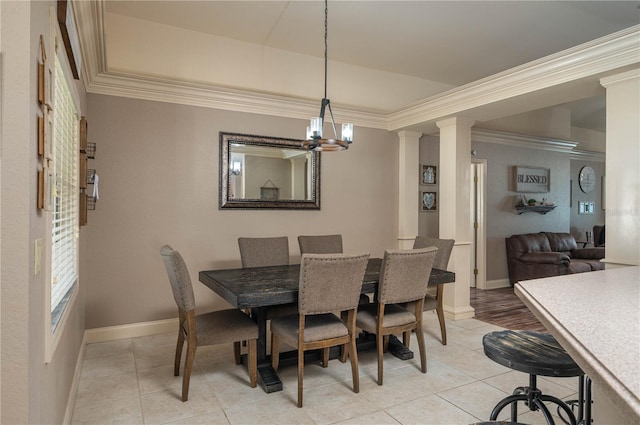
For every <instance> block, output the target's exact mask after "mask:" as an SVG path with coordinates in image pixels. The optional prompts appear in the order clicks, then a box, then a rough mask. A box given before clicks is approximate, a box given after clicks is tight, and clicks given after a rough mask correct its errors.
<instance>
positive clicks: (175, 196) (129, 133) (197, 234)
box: [82, 95, 398, 329]
mask: <svg viewBox="0 0 640 425" xmlns="http://www.w3.org/2000/svg"><path fill="white" fill-rule="evenodd" d="M88 105H89V114H88V123H89V140H90V141H93V142H96V144H97V154H96V159H95V160H94V161H91V164H92V166H95V168H96V170H97V174H98V175H99V177H100V200H99V201H98V203H97V206H96V210H95V211H89V225H88V226H87V228H86V235H87V244H86V247H85V249H86V251H85V252H84V253H83V254H84V255H83V257H82V261H83V265H82V270H83V271H84V278H85V279H86V280H87V281H88V283H87V284H86V288H87V297H86V306H87V317H86V321H87V322H86V327H87V328H88V329H91V328H98V327H104V326H111V325H121V324H126V323H137V322H145V321H150V320H158V319H166V318H170V317H175V316H176V314H177V313H176V307H175V303H174V301H173V298H172V296H171V292H170V289H169V284H168V281H167V277H166V273H165V271H164V267H163V265H162V262H161V261H160V255H159V250H160V246H161V245H162V244H165V243H168V244H170V245H172V246H173V247H174V248H175V249H178V250H180V251H181V252H182V254H183V256H184V257H185V261H186V263H187V266H188V268H189V271H190V273H191V279H192V281H193V282H194V288H195V292H196V299H197V304H198V310H199V311H203V310H211V309H220V308H225V307H228V304H227V303H225V302H224V301H223V300H222V299H220V298H219V297H218V296H217V295H215V294H213V293H212V292H211V291H210V290H208V289H207V288H205V287H204V286H203V285H201V284H199V283H198V271H199V270H202V269H212V268H220V267H239V266H240V258H239V252H238V245H237V238H238V237H239V236H250V237H262V236H278V235H286V236H288V237H289V249H290V253H291V261H292V262H295V261H297V260H298V256H299V254H298V252H299V251H298V243H297V239H296V237H297V236H298V235H300V234H322V233H341V234H342V235H343V239H344V249H345V251H346V252H361V251H369V252H371V254H372V255H374V256H381V255H382V254H383V252H384V249H385V248H391V247H395V246H396V237H397V235H396V226H395V223H397V210H398V205H397V204H398V201H397V193H396V192H397V187H398V177H397V175H398V171H397V165H395V164H397V163H398V160H397V137H396V136H395V134H392V133H389V132H387V131H381V130H370V129H365V128H356V130H355V132H356V134H355V142H354V143H353V145H352V147H351V148H350V149H349V150H348V151H344V152H339V153H324V154H322V168H321V179H322V180H321V182H322V186H321V206H322V209H321V210H320V211H278V210H274V211H259V210H253V211H246V210H219V209H218V161H219V132H220V131H228V132H237V133H244V134H255V135H262V136H280V137H286V138H298V137H300V136H301V135H303V133H304V128H305V126H306V125H307V123H306V122H303V121H301V120H294V119H283V118H276V117H267V116H261V115H250V114H243V113H235V112H227V111H220V110H214V109H205V108H197V107H188V106H181V105H173V104H166V103H158V102H148V101H139V100H131V99H125V98H117V97H112V96H100V95H89V98H88Z"/></svg>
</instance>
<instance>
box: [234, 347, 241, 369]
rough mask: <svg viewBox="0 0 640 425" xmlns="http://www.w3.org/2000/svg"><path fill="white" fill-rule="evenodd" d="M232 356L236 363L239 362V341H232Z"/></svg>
mask: <svg viewBox="0 0 640 425" xmlns="http://www.w3.org/2000/svg"><path fill="white" fill-rule="evenodd" d="M233 358H234V360H235V362H236V365H239V364H240V363H241V362H240V341H236V342H234V343H233Z"/></svg>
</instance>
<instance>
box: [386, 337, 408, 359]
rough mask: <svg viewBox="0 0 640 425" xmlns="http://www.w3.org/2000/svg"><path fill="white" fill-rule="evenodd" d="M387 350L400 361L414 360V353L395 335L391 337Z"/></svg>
mask: <svg viewBox="0 0 640 425" xmlns="http://www.w3.org/2000/svg"><path fill="white" fill-rule="evenodd" d="M387 350H389V352H390V353H391V354H393V355H394V356H396V357H397V358H399V359H400V360H411V359H412V358H413V351H411V350H410V349H408V348H407V346H406V345H404V344H403V343H402V342H401V341H400V340H399V339H398V338H396V336H395V335H389V346H388V347H387Z"/></svg>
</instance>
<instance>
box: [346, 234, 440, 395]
mask: <svg viewBox="0 0 640 425" xmlns="http://www.w3.org/2000/svg"><path fill="white" fill-rule="evenodd" d="M436 251H437V248H435V247H429V248H422V249H409V250H387V251H385V253H384V259H383V261H382V266H381V269H380V282H379V283H378V297H377V298H378V300H377V302H376V303H371V304H367V305H361V306H360V307H359V309H358V316H357V318H356V326H357V327H359V328H360V329H362V330H364V331H367V332H370V333H375V334H376V345H377V348H378V385H382V381H383V367H382V364H383V361H382V357H383V352H384V351H386V350H385V347H386V345H387V344H388V340H389V335H393V334H396V335H399V334H400V333H405V332H411V331H412V330H414V331H415V333H416V337H417V339H418V347H419V349H420V366H421V370H422V373H426V372H427V357H426V351H425V344H424V334H423V332H422V308H423V304H424V297H425V295H426V293H427V285H428V284H429V276H430V274H431V268H432V266H433V260H434V259H435V256H436ZM401 303H408V304H409V305H410V306H411V308H405V307H403V306H401V305H400V304H401Z"/></svg>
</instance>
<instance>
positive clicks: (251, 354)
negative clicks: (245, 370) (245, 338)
mask: <svg viewBox="0 0 640 425" xmlns="http://www.w3.org/2000/svg"><path fill="white" fill-rule="evenodd" d="M247 362H248V363H249V365H248V366H249V381H250V382H251V388H255V387H256V385H258V340H257V339H251V340H249V350H248V355H247Z"/></svg>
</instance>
